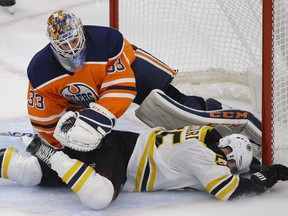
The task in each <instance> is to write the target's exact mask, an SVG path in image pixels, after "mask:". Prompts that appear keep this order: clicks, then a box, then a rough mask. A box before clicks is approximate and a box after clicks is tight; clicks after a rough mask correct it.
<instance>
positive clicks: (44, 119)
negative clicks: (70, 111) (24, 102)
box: [29, 110, 66, 121]
mask: <svg viewBox="0 0 288 216" xmlns="http://www.w3.org/2000/svg"><path fill="white" fill-rule="evenodd" d="M65 113H66V110H63V111H62V112H61V113H59V114H56V115H52V116H49V117H45V118H43V117H37V116H33V115H29V117H30V119H32V120H35V121H51V120H54V119H56V118H60V117H61V116H63V115H64V114H65Z"/></svg>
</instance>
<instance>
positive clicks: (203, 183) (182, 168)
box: [123, 126, 239, 200]
mask: <svg viewBox="0 0 288 216" xmlns="http://www.w3.org/2000/svg"><path fill="white" fill-rule="evenodd" d="M210 129H212V128H211V127H208V126H186V127H184V128H181V129H176V130H169V131H167V130H164V129H163V128H156V129H155V128H154V129H149V130H147V131H146V132H144V133H142V134H141V135H140V136H139V138H138V140H137V143H136V146H135V149H134V151H133V153H132V155H131V158H130V160H129V163H128V167H127V180H126V183H125V185H124V187H123V191H130V192H140V191H155V190H173V189H181V188H187V187H189V188H193V189H197V190H203V189H205V190H207V191H208V192H209V193H211V194H213V195H215V196H216V197H217V198H218V199H220V200H228V198H229V197H230V196H231V194H232V193H233V192H234V191H235V190H236V188H237V186H238V184H239V177H238V176H237V175H232V174H231V172H230V169H229V168H228V167H227V161H226V160H225V159H223V157H222V156H221V155H218V154H216V153H214V152H213V151H212V150H210V149H209V148H207V147H206V145H205V143H204V140H205V136H206V133H207V130H210Z"/></svg>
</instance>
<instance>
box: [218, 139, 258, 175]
mask: <svg viewBox="0 0 288 216" xmlns="http://www.w3.org/2000/svg"><path fill="white" fill-rule="evenodd" d="M227 146H229V147H230V148H231V149H232V151H231V152H230V153H228V154H226V157H227V160H235V162H236V166H237V172H238V173H246V172H249V170H250V169H249V167H250V165H251V162H252V159H253V150H252V144H251V142H250V141H249V139H248V138H247V137H246V136H244V135H242V134H231V135H229V136H226V137H224V138H222V139H220V140H219V145H218V147H220V148H224V147H227Z"/></svg>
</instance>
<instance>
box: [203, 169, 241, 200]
mask: <svg viewBox="0 0 288 216" xmlns="http://www.w3.org/2000/svg"><path fill="white" fill-rule="evenodd" d="M238 184H239V176H237V175H232V174H228V175H225V176H222V177H220V178H217V179H214V180H212V181H211V182H209V183H208V185H207V186H206V188H205V189H206V190H207V191H208V192H209V193H210V194H212V195H214V196H215V197H216V198H217V199H220V200H228V198H229V197H230V195H231V194H232V193H233V192H234V191H235V190H236V188H237V186H238Z"/></svg>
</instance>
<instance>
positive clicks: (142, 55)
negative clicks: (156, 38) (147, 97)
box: [135, 49, 177, 77]
mask: <svg viewBox="0 0 288 216" xmlns="http://www.w3.org/2000/svg"><path fill="white" fill-rule="evenodd" d="M135 55H136V56H137V57H139V58H142V59H144V60H145V61H148V62H150V63H151V64H153V65H154V66H155V67H158V68H160V69H161V70H163V71H165V72H166V73H168V74H169V75H170V76H172V77H174V76H176V74H177V72H176V71H174V70H173V69H171V68H170V67H168V66H167V65H165V64H164V63H162V62H161V61H159V60H158V59H156V58H154V57H152V56H151V55H149V54H147V53H145V52H144V51H143V50H140V49H137V51H136V52H135Z"/></svg>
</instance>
